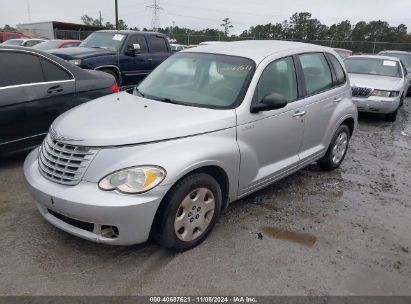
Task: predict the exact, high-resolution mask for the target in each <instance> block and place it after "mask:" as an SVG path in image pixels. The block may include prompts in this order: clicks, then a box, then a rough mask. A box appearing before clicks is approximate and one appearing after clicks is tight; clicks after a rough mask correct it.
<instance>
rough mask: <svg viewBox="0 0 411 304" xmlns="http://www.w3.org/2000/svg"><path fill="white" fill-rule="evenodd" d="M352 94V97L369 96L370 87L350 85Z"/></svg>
mask: <svg viewBox="0 0 411 304" xmlns="http://www.w3.org/2000/svg"><path fill="white" fill-rule="evenodd" d="M351 90H352V96H353V97H364V98H367V97H370V95H371V92H372V89H371V88H362V87H352V88H351Z"/></svg>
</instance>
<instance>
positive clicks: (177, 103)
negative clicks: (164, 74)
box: [156, 98, 181, 105]
mask: <svg viewBox="0 0 411 304" xmlns="http://www.w3.org/2000/svg"><path fill="white" fill-rule="evenodd" d="M156 99H157V100H158V101H161V102H166V103H172V104H176V105H181V102H179V101H178V100H174V99H170V98H156Z"/></svg>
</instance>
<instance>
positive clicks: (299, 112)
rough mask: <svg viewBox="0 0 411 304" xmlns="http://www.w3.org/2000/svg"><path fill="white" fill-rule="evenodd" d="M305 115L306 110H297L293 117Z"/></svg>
mask: <svg viewBox="0 0 411 304" xmlns="http://www.w3.org/2000/svg"><path fill="white" fill-rule="evenodd" d="M304 115H305V111H296V112H295V113H294V114H293V117H301V116H304Z"/></svg>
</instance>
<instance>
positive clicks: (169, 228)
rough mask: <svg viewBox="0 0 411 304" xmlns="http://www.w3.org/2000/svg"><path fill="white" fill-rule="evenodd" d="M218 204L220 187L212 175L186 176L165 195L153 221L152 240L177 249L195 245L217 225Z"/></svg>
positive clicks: (182, 249)
mask: <svg viewBox="0 0 411 304" xmlns="http://www.w3.org/2000/svg"><path fill="white" fill-rule="evenodd" d="M221 203H222V194H221V188H220V186H219V184H218V182H217V181H216V180H215V179H214V178H213V177H212V176H210V175H208V174H205V173H195V174H192V175H189V176H186V177H185V178H183V179H182V180H180V181H179V182H177V184H176V185H175V186H174V187H173V188H172V189H171V190H170V192H169V193H168V194H167V195H166V197H165V198H164V201H163V202H162V204H161V207H160V210H159V214H158V217H157V219H156V221H155V223H154V225H156V227H154V233H153V234H154V235H153V236H154V239H155V240H156V241H157V243H159V244H160V245H161V246H163V247H165V248H168V249H171V250H174V251H177V252H182V251H186V250H189V249H192V248H194V247H196V246H197V245H199V244H201V243H202V242H203V241H204V240H205V239H206V238H207V236H208V234H209V233H210V232H211V230H212V229H213V227H214V225H215V224H216V222H217V219H218V217H219V215H220V211H221Z"/></svg>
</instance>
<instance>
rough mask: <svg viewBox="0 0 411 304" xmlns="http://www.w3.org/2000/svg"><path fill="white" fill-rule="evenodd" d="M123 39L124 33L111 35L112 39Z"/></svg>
mask: <svg viewBox="0 0 411 304" xmlns="http://www.w3.org/2000/svg"><path fill="white" fill-rule="evenodd" d="M123 39H124V35H121V34H116V35H114V37H113V40H117V41H121V40H123Z"/></svg>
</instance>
